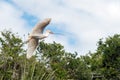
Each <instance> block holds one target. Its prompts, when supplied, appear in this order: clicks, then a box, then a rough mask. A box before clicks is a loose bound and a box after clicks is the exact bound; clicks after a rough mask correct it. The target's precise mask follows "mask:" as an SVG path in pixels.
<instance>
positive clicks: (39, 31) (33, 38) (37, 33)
mask: <svg viewBox="0 0 120 80" xmlns="http://www.w3.org/2000/svg"><path fill="white" fill-rule="evenodd" d="M50 21H51V18H46V19H44V20H43V21H41V22H39V23H38V24H36V26H35V27H34V28H33V29H32V32H31V33H30V35H29V36H28V40H27V42H28V49H27V55H26V57H27V58H28V59H29V58H31V57H32V55H33V52H34V51H35V49H36V47H37V45H38V41H39V40H41V39H44V38H47V37H48V36H49V34H53V32H52V31H51V30H46V31H45V33H43V31H44V29H45V27H46V26H47V25H48V24H49V23H50Z"/></svg>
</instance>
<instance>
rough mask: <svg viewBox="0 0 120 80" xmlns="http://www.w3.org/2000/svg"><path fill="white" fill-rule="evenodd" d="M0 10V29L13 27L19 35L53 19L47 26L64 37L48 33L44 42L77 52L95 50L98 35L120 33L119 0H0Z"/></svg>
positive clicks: (104, 36) (103, 36) (84, 52)
mask: <svg viewBox="0 0 120 80" xmlns="http://www.w3.org/2000/svg"><path fill="white" fill-rule="evenodd" d="M0 13H1V15H0V30H3V29H6V28H7V29H12V30H13V31H14V32H18V33H19V34H20V36H21V37H22V36H23V35H24V34H28V33H30V31H31V29H32V27H34V25H35V24H36V23H37V22H39V21H41V20H43V19H44V18H52V21H51V23H50V25H48V26H47V28H46V29H51V30H52V31H53V32H58V33H62V34H64V36H58V35H50V36H49V37H48V38H46V39H45V41H46V42H48V43H52V42H53V41H56V42H58V43H61V44H62V45H64V46H65V49H66V51H70V52H74V51H77V52H78V53H79V55H84V54H86V53H88V52H89V50H90V51H93V52H94V51H95V50H96V43H97V41H98V40H99V39H100V38H106V37H107V36H111V35H114V34H119V33H120V22H119V21H120V0H0ZM25 38H27V36H26V37H25Z"/></svg>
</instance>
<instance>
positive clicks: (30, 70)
mask: <svg viewBox="0 0 120 80" xmlns="http://www.w3.org/2000/svg"><path fill="white" fill-rule="evenodd" d="M23 45H24V44H23V42H22V39H21V38H20V37H19V36H18V35H17V34H15V33H12V32H11V31H7V30H4V31H3V32H1V36H0V51H1V52H0V80H51V79H53V78H54V75H53V74H54V71H49V70H48V69H47V68H46V67H45V66H44V64H43V63H40V62H39V61H38V60H36V57H32V58H31V59H29V60H28V59H26V55H25V54H26V51H25V50H24V49H23Z"/></svg>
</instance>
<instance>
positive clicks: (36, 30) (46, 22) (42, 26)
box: [31, 18, 51, 34]
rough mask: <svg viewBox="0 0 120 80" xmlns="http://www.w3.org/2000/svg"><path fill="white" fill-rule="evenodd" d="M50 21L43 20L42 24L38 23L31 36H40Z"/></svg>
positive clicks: (48, 19)
mask: <svg viewBox="0 0 120 80" xmlns="http://www.w3.org/2000/svg"><path fill="white" fill-rule="evenodd" d="M50 21H51V19H50V18H47V19H44V20H43V21H42V22H39V23H38V24H37V25H36V26H35V27H34V28H33V30H32V33H31V34H38V33H39V34H40V33H43V30H44V28H45V27H46V26H47V25H48V24H49V23H50Z"/></svg>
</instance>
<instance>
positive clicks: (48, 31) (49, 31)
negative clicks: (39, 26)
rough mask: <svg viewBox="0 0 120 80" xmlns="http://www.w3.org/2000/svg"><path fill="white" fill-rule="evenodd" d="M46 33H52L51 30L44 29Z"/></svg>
mask: <svg viewBox="0 0 120 80" xmlns="http://www.w3.org/2000/svg"><path fill="white" fill-rule="evenodd" d="M46 33H49V34H54V33H53V32H52V31H51V30H46Z"/></svg>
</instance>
